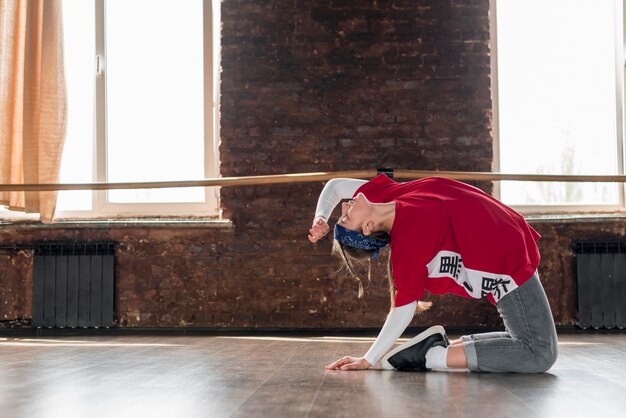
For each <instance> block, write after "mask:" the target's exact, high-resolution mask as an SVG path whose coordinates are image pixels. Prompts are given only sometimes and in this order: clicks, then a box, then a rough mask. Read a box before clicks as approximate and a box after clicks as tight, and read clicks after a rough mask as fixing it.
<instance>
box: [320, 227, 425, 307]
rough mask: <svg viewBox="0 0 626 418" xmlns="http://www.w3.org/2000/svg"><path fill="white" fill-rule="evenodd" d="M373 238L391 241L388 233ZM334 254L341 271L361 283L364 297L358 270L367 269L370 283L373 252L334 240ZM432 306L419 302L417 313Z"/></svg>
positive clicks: (391, 291)
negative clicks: (339, 263) (340, 264)
mask: <svg viewBox="0 0 626 418" xmlns="http://www.w3.org/2000/svg"><path fill="white" fill-rule="evenodd" d="M371 236H372V238H374V239H387V240H388V239H389V235H388V234H387V233H386V232H375V233H373V234H372V235H371ZM332 252H333V255H335V256H336V257H338V258H339V259H340V260H341V261H342V262H343V263H342V266H341V268H340V271H341V270H344V269H345V270H346V271H348V273H349V274H350V275H351V276H352V277H353V278H354V279H356V281H357V282H358V283H359V293H358V297H359V298H361V297H363V283H362V281H361V278H360V277H359V275H358V274H357V272H356V270H359V271H363V270H365V269H366V268H367V277H368V281H369V280H370V274H371V270H372V264H371V261H372V259H371V256H372V251H367V250H361V249H358V248H354V247H350V246H349V245H344V244H342V243H340V242H339V241H337V240H333V250H332ZM388 252H389V255H388V258H387V280H388V281H389V299H390V306H391V308H393V307H394V306H395V303H394V301H395V298H396V288H395V286H394V285H393V274H392V268H391V250H390V249H389V250H388ZM432 304H433V303H432V302H424V301H418V302H417V308H416V310H415V312H416V313H418V314H419V313H422V312H424V311H427V310H428V309H429V308H430V307H431V306H432Z"/></svg>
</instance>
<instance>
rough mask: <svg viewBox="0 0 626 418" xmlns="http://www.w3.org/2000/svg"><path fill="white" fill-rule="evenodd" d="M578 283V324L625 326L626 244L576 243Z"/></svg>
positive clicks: (609, 242) (589, 326) (596, 326)
mask: <svg viewBox="0 0 626 418" xmlns="http://www.w3.org/2000/svg"><path fill="white" fill-rule="evenodd" d="M574 252H575V253H576V268H577V282H578V325H579V326H580V327H581V328H583V329H587V328H595V329H598V328H615V327H617V328H624V327H626V243H624V242H620V241H578V242H575V243H574Z"/></svg>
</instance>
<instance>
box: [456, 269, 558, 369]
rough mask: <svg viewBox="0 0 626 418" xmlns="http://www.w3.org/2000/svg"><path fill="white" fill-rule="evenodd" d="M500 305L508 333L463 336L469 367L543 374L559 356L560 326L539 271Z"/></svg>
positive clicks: (501, 300) (500, 302) (498, 305)
mask: <svg viewBox="0 0 626 418" xmlns="http://www.w3.org/2000/svg"><path fill="white" fill-rule="evenodd" d="M496 307H497V309H498V313H499V314H500V317H501V318H502V320H503V321H504V328H505V330H506V332H488V333H484V334H474V335H465V336H463V337H461V339H462V340H463V348H464V349H465V355H466V357H467V367H468V369H470V370H471V371H480V372H517V373H542V372H545V371H546V370H548V369H549V368H550V367H552V365H553V364H554V362H555V361H556V357H557V355H558V345H557V338H556V328H555V327H554V319H553V318H552V312H551V311H550V305H549V304H548V299H547V298H546V293H545V291H544V290H543V286H541V283H540V282H539V276H538V275H537V273H535V274H533V276H532V277H531V278H530V280H528V281H527V282H526V283H524V284H523V285H522V286H520V287H518V288H517V289H515V290H514V291H512V292H511V293H509V294H508V295H506V296H505V297H503V298H502V299H500V301H499V302H498V303H497V305H496Z"/></svg>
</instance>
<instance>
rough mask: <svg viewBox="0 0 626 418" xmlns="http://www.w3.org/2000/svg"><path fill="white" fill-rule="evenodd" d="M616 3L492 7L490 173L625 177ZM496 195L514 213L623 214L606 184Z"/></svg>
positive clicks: (618, 196)
mask: <svg viewBox="0 0 626 418" xmlns="http://www.w3.org/2000/svg"><path fill="white" fill-rule="evenodd" d="M622 3H623V2H622V0H492V10H491V11H492V25H493V24H494V23H495V25H494V26H495V27H494V26H492V28H493V29H494V30H492V41H493V42H494V46H495V48H492V51H495V52H496V53H495V54H494V55H493V57H492V60H493V61H494V62H492V69H493V70H494V71H493V74H492V75H493V76H494V77H493V91H494V96H493V97H494V111H495V112H494V113H495V114H494V141H495V147H494V160H495V164H494V170H496V171H500V172H503V173H522V174H582V175H601V174H605V175H614V174H624V162H623V159H624V155H623V149H624V147H623V141H624V138H623V129H622V126H623V113H622V112H623V106H622V104H623V96H624V95H623V71H624V66H623V62H624V61H623V60H624V58H623V47H624V37H623V21H624V16H623V4H622ZM494 9H495V10H494ZM494 18H495V19H494ZM499 187H500V190H499V193H500V199H501V200H502V201H503V202H504V203H507V204H510V205H513V206H515V207H517V208H519V209H521V210H531V211H550V210H558V211H568V210H575V211H597V210H600V211H607V210H621V209H623V208H624V191H623V186H622V185H620V184H615V183H613V184H608V183H552V182H543V183H541V182H521V181H520V182H501V183H500V185H499Z"/></svg>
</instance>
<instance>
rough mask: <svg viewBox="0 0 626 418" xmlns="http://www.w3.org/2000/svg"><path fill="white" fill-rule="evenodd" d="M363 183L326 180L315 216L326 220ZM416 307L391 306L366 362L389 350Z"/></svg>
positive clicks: (366, 357)
mask: <svg viewBox="0 0 626 418" xmlns="http://www.w3.org/2000/svg"><path fill="white" fill-rule="evenodd" d="M365 183H367V181H365V180H357V179H344V178H337V179H332V180H330V181H328V183H326V185H325V186H324V189H323V190H322V193H320V196H319V199H318V201H317V208H316V209H315V217H316V218H317V217H322V218H324V219H325V220H326V221H328V219H329V218H330V215H331V213H332V212H333V210H334V209H335V207H336V206H337V204H339V202H340V201H341V200H342V199H350V198H352V196H354V193H356V191H357V190H358V189H359V187H361V186H362V185H363V184H365ZM416 307H417V301H414V302H412V303H409V304H408V305H404V306H400V307H397V308H393V309H392V310H391V312H390V313H389V315H388V316H387V320H386V321H385V324H384V325H383V327H382V329H381V330H380V333H379V334H378V337H377V338H376V340H375V341H374V343H373V344H372V346H371V347H370V349H369V350H368V351H367V353H366V354H365V356H363V358H364V359H365V360H367V362H368V363H370V364H371V365H372V366H373V365H374V364H376V363H377V362H378V361H379V360H380V359H381V358H382V356H383V355H384V354H385V353H386V352H387V351H389V349H390V348H391V347H392V346H393V344H394V343H395V342H396V340H397V339H398V338H399V337H400V336H401V335H402V333H403V332H404V330H405V329H406V328H407V327H408V326H409V324H410V323H411V320H412V319H413V315H414V314H415V308H416Z"/></svg>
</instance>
